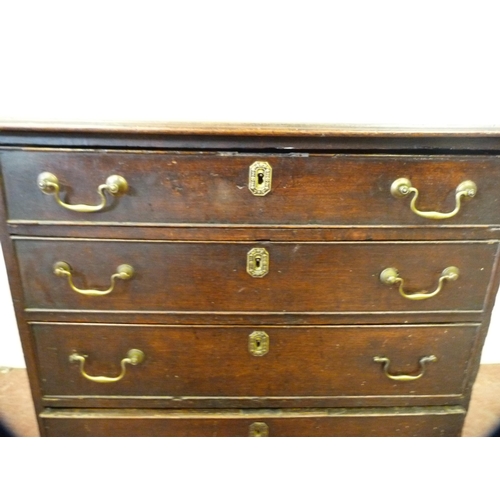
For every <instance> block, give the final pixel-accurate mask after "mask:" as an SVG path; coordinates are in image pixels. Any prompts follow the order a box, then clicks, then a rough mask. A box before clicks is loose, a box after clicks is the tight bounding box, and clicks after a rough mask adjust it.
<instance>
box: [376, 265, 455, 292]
mask: <svg viewBox="0 0 500 500" xmlns="http://www.w3.org/2000/svg"><path fill="white" fill-rule="evenodd" d="M459 275H460V271H459V270H458V268H457V267H455V266H450V267H447V268H446V269H444V270H443V272H442V273H441V276H440V278H439V281H438V286H437V288H436V289H435V290H434V291H433V292H430V293H407V292H405V291H404V280H403V278H401V277H400V276H399V272H398V270H397V269H395V268H394V267H388V268H386V269H384V270H383V271H382V272H381V273H380V281H381V282H382V283H383V284H384V285H389V286H391V285H399V293H400V295H401V296H402V297H404V298H405V299H410V300H424V299H430V298H431V297H435V296H436V295H437V294H438V293H439V292H440V291H441V289H442V288H443V283H444V282H445V281H455V280H457V279H458V276H459Z"/></svg>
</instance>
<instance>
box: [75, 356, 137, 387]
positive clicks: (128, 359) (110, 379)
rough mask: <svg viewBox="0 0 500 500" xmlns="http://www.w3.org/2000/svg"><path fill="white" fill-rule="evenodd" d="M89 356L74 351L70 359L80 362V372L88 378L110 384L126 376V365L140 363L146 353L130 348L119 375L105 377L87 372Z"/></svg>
mask: <svg viewBox="0 0 500 500" xmlns="http://www.w3.org/2000/svg"><path fill="white" fill-rule="evenodd" d="M86 358H87V356H86V355H82V354H78V353H76V352H75V353H73V354H71V356H70V357H69V361H70V362H71V363H74V362H75V361H79V362H80V373H81V374H82V375H83V376H84V377H85V378H86V379H87V380H90V381H92V382H98V383H100V384H109V383H110V382H118V381H119V380H121V379H122V378H123V377H124V376H125V371H126V365H134V366H135V365H138V364H139V363H142V362H143V361H144V353H143V352H142V351H140V350H139V349H130V351H128V352H127V357H126V358H123V359H122V360H121V362H120V365H121V368H122V370H121V373H120V374H119V375H118V376H117V377H103V376H93V375H89V374H88V373H86V372H85V369H84V367H85V359H86Z"/></svg>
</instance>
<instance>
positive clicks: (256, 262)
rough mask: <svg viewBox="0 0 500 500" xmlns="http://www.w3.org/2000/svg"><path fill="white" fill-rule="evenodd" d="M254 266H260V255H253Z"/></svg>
mask: <svg viewBox="0 0 500 500" xmlns="http://www.w3.org/2000/svg"><path fill="white" fill-rule="evenodd" d="M255 267H256V268H257V269H259V267H260V257H255Z"/></svg>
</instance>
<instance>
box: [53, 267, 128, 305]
mask: <svg viewBox="0 0 500 500" xmlns="http://www.w3.org/2000/svg"><path fill="white" fill-rule="evenodd" d="M54 274H55V275H56V276H60V277H63V278H64V277H66V278H68V283H69V286H70V287H71V289H72V290H73V291H75V292H77V293H79V294H81V295H87V296H90V297H101V296H103V295H108V294H110V293H111V292H112V291H113V290H114V288H115V280H116V279H120V280H129V279H130V278H132V276H133V275H134V268H133V267H132V266H130V265H128V264H121V265H119V266H118V267H117V268H116V273H115V274H113V275H111V286H110V287H109V288H108V289H107V290H82V289H81V288H77V287H76V286H75V284H74V283H73V276H72V275H71V266H70V265H69V264H68V263H67V262H56V263H55V264H54Z"/></svg>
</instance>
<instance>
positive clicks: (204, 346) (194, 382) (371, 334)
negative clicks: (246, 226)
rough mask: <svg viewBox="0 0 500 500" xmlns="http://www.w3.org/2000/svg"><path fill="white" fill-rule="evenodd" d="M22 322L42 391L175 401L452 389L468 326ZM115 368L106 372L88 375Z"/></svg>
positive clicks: (463, 360)
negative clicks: (136, 354) (28, 328)
mask: <svg viewBox="0 0 500 500" xmlns="http://www.w3.org/2000/svg"><path fill="white" fill-rule="evenodd" d="M32 331H33V334H34V338H35V343H36V350H37V354H38V362H39V367H40V368H39V369H40V379H41V381H42V390H43V392H44V394H45V395H47V396H50V395H53V396H55V395H57V396H78V395H87V396H90V395H96V396H110V395H112V396H124V397H125V396H128V397H141V396H150V397H165V398H181V399H180V400H179V401H180V402H181V403H182V401H183V400H184V401H186V400H187V399H190V398H191V397H192V398H195V399H196V398H198V399H199V400H200V401H201V400H202V399H206V400H209V399H213V398H219V399H220V398H222V399H223V398H225V397H231V398H243V399H244V398H258V397H279V398H288V397H303V398H307V397H334V396H360V397H361V396H375V395H379V396H384V395H387V396H394V395H401V396H415V395H444V394H461V393H462V390H463V386H464V382H465V380H466V377H467V373H468V366H469V358H470V353H471V352H472V351H473V348H474V345H475V342H476V339H477V326H464V325H461V326H456V325H446V326H432V327H431V326H412V327H399V326H393V327H390V326H378V327H317V328H309V327H265V328H258V329H252V328H232V327H227V328H224V327H219V326H214V327H167V326H140V325H99V324H55V323H54V324H44V323H39V324H34V325H32ZM256 332H258V333H256ZM132 349H135V350H140V351H141V352H142V353H143V354H144V359H142V360H139V361H140V362H139V363H138V364H136V365H135V366H134V365H132V364H130V363H127V362H126V363H125V364H124V368H123V371H122V367H121V362H122V360H123V359H127V358H128V357H129V356H130V354H129V352H130V351H131V350H132ZM75 354H76V355H77V357H74V356H73V357H71V356H72V355H75ZM82 357H83V359H82ZM375 358H387V359H386V361H383V360H382V359H375ZM431 358H432V359H431ZM122 373H124V376H123V378H121V379H120V380H117V381H114V382H109V383H103V382H102V381H99V380H95V379H94V378H95V377H108V378H116V377H119V376H120V375H122ZM85 375H86V376H87V377H91V379H88V378H86V376H85ZM401 375H407V376H408V377H409V378H410V380H400V378H401ZM394 377H396V378H394ZM263 405H264V402H263Z"/></svg>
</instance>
